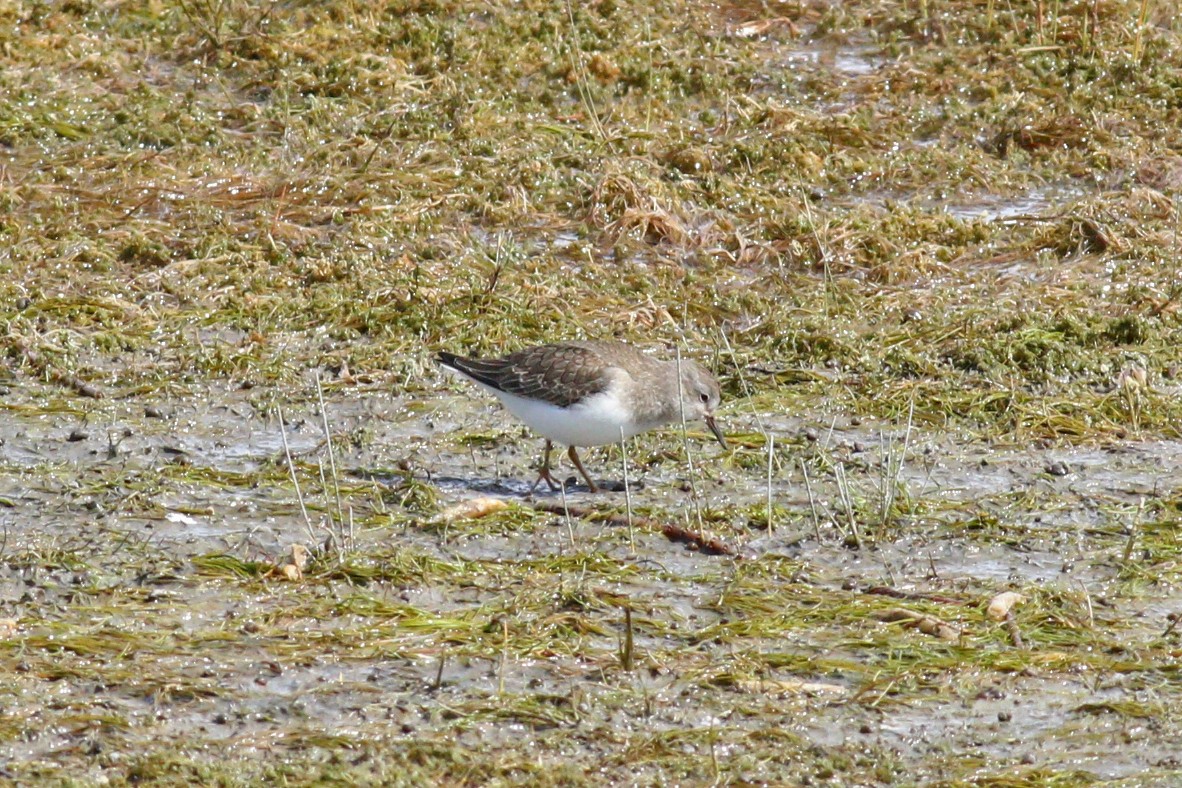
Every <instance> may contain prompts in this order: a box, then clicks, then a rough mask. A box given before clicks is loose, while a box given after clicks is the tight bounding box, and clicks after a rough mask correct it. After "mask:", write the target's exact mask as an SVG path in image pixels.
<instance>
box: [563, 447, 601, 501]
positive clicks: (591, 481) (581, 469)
mask: <svg viewBox="0 0 1182 788" xmlns="http://www.w3.org/2000/svg"><path fill="white" fill-rule="evenodd" d="M567 456H569V457H570V461H571V462H573V463H574V464H575V467H576V468H578V469H579V473H581V474H583V478H584V479H586V480H587V487H588V488H589V489H590V490H591V492H593V493H595V492H599V487H597V486H596V485H595V480H594V479H592V478H591V475H590V474H588V473H587V469H586V468H584V467H583V463H581V462H580V461H579V453H578V452H577V451H575V447H574V446H571V447H570V450H569V451H567Z"/></svg>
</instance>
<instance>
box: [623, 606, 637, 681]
mask: <svg viewBox="0 0 1182 788" xmlns="http://www.w3.org/2000/svg"><path fill="white" fill-rule="evenodd" d="M634 665H635V655H634V653H633V640H632V608H630V607H626V608H624V643H623V645H621V646H620V666H621V667H622V668H623V669H624V670H627V671H631V670H632V668H633V666H634Z"/></svg>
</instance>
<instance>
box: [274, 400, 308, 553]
mask: <svg viewBox="0 0 1182 788" xmlns="http://www.w3.org/2000/svg"><path fill="white" fill-rule="evenodd" d="M277 410H278V411H279V435H280V436H281V437H282V438H283V454H284V455H285V456H286V457H287V470H288V472H289V473H290V474H291V481H292V484H294V485H295V491H296V499H297V500H298V501H299V502H300V512H301V513H302V514H303V515H304V527H306V528H307V529H308V537H309V538H310V539H311V540H312V544H313V545H315V544H316V529H315V528H313V527H312V518H311V517H309V516H308V507H307V506H305V505H304V493H303V491H302V490H301V489H300V480H299V477H297V476H296V471H295V463H294V462H293V461H292V459H291V447H290V446H288V445H287V427H286V425H285V424H284V421H283V407H282V406H279V407H278V408H277Z"/></svg>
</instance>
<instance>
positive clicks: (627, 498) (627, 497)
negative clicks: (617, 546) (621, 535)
mask: <svg viewBox="0 0 1182 788" xmlns="http://www.w3.org/2000/svg"><path fill="white" fill-rule="evenodd" d="M620 463H621V464H622V465H623V466H624V511H626V512H627V513H628V546H629V547H630V548H631V549H632V552H633V553H635V552H636V529H635V527H634V526H633V523H632V486H631V484H629V480H628V444H627V441H625V439H624V428H623V427H620ZM629 621H631V619H629Z"/></svg>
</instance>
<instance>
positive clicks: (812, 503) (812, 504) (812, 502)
mask: <svg viewBox="0 0 1182 788" xmlns="http://www.w3.org/2000/svg"><path fill="white" fill-rule="evenodd" d="M800 472H801V473H802V474H804V489H805V491H806V492H808V494H809V509H810V510H812V513H813V530H814V531H816V533H817V541H818V542H820V541H822V539H821V516H820V515H819V514H817V499H816V498H814V497H813V484H812V482H810V481H809V468H808V464H807V463H805V461H804V460H801V461H800Z"/></svg>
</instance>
